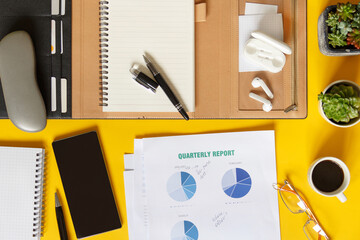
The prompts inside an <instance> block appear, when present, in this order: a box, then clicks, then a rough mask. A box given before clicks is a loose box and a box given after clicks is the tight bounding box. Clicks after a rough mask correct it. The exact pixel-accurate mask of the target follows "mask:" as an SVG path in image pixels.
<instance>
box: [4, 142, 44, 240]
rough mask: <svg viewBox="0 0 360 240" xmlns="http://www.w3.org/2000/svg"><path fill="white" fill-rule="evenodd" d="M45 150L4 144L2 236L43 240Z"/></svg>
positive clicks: (19, 239) (7, 238)
mask: <svg viewBox="0 0 360 240" xmlns="http://www.w3.org/2000/svg"><path fill="white" fill-rule="evenodd" d="M44 156H45V150H44V149H41V148H19V147H0V239H4V240H5V239H6V240H39V239H40V236H41V232H42V225H41V223H42V221H41V218H42V212H43V211H42V199H43V198H42V196H43V182H44V181H43V180H44Z"/></svg>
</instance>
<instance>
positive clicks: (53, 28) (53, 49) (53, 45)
mask: <svg viewBox="0 0 360 240" xmlns="http://www.w3.org/2000/svg"><path fill="white" fill-rule="evenodd" d="M55 53H56V22H55V20H51V54H55Z"/></svg>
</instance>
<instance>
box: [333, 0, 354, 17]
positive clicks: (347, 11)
mask: <svg viewBox="0 0 360 240" xmlns="http://www.w3.org/2000/svg"><path fill="white" fill-rule="evenodd" d="M356 9H357V6H356V5H353V4H351V3H350V2H348V3H338V4H337V10H336V13H337V14H338V15H339V16H340V18H341V19H342V20H344V21H347V20H348V19H350V20H351V19H353V18H354V13H355V12H356Z"/></svg>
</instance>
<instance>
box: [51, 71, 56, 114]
mask: <svg viewBox="0 0 360 240" xmlns="http://www.w3.org/2000/svg"><path fill="white" fill-rule="evenodd" d="M51 111H52V112H55V111H56V78H55V77H51Z"/></svg>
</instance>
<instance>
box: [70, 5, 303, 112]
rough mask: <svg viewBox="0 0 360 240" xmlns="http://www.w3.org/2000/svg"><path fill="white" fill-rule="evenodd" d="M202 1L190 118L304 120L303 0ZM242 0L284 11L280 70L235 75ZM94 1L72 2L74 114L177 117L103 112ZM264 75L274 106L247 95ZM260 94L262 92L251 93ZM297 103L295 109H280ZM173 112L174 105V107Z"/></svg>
mask: <svg viewBox="0 0 360 240" xmlns="http://www.w3.org/2000/svg"><path fill="white" fill-rule="evenodd" d="M202 2H206V4H207V16H206V21H204V22H198V23H195V29H196V30H195V62H196V63H195V71H196V75H195V82H196V87H195V88H196V89H195V98H196V101H195V112H193V113H189V117H190V118H195V119H202V118H223V119H229V118H305V117H306V115H307V43H306V41H307V38H306V20H307V19H306V1H300V0H248V1H246V0H207V1H201V0H195V3H202ZM245 2H256V3H266V4H276V5H278V7H279V10H278V12H279V13H282V14H283V21H284V41H285V42H286V43H287V44H289V45H290V46H291V48H292V49H293V52H294V53H293V54H292V55H290V56H286V58H287V61H286V65H285V67H284V69H283V71H282V72H280V73H277V74H272V73H269V72H246V73H239V70H238V61H239V59H238V58H239V56H238V55H239V44H238V43H239V40H238V39H239V33H238V32H239V23H238V21H239V20H238V16H239V15H241V14H243V13H244V9H245ZM99 4H100V1H99V0H73V26H72V31H73V34H72V36H73V39H72V46H73V52H72V54H73V56H72V58H73V65H72V71H73V72H72V76H73V77H72V111H73V112H72V116H73V118H141V119H142V118H181V115H180V114H179V113H178V112H174V113H158V112H157V113H156V112H154V113H141V112H135V113H129V112H118V113H109V112H102V106H101V98H102V97H103V96H102V92H101V86H102V85H101V75H100V71H101V69H100V62H99V61H100V46H99V44H100V42H99V40H100V38H99V34H100V30H99V22H100V21H99V18H100V14H99V6H100V5H99ZM255 76H258V77H261V78H263V79H264V80H265V81H266V82H267V83H268V84H269V85H270V86H271V89H272V90H273V92H274V96H275V97H274V99H273V110H272V111H271V112H269V113H266V112H264V111H262V105H261V104H259V103H258V102H256V101H254V100H252V99H250V98H249V96H248V94H249V92H250V91H254V89H253V88H252V87H251V80H252V79H253V78H254V77H255ZM254 92H256V93H259V94H260V95H261V94H263V93H262V92H261V91H258V92H257V91H254ZM292 105H296V106H297V107H296V110H295V111H290V112H288V113H285V112H284V110H285V109H287V108H288V107H290V106H292ZM174 111H175V109H174Z"/></svg>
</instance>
